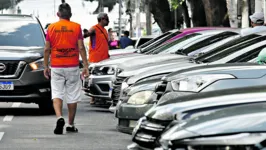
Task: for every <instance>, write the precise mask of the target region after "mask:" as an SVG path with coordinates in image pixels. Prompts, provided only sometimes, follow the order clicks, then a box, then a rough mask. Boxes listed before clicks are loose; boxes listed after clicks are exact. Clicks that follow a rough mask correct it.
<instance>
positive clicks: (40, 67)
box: [29, 58, 44, 71]
mask: <svg viewBox="0 0 266 150" xmlns="http://www.w3.org/2000/svg"><path fill="white" fill-rule="evenodd" d="M43 61H44V59H43V58H42V59H39V60H37V61H35V62H32V63H30V64H29V65H30V67H31V69H32V70H34V71H36V70H44V66H43Z"/></svg>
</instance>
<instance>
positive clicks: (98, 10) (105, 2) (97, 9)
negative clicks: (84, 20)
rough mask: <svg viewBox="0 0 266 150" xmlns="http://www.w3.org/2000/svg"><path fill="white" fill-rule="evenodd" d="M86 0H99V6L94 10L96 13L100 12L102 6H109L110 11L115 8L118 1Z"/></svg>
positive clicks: (91, 0)
mask: <svg viewBox="0 0 266 150" xmlns="http://www.w3.org/2000/svg"><path fill="white" fill-rule="evenodd" d="M84 1H90V2H93V1H98V7H97V8H96V10H95V11H94V12H93V13H94V14H97V13H99V12H100V11H101V10H100V8H101V7H108V10H109V12H110V11H112V10H113V8H114V6H115V4H116V3H117V0H84Z"/></svg>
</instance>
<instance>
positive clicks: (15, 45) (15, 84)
mask: <svg viewBox="0 0 266 150" xmlns="http://www.w3.org/2000/svg"><path fill="white" fill-rule="evenodd" d="M44 45H45V34H44V31H43V28H42V26H41V24H40V22H39V20H38V19H37V18H36V17H33V16H30V15H0V102H23V103H37V104H38V105H39V108H40V110H41V112H42V113H53V112H54V110H53V105H52V100H51V87H50V81H49V80H47V79H46V78H45V77H44V75H43V69H44V68H43V55H44V52H43V49H44Z"/></svg>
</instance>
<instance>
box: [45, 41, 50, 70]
mask: <svg viewBox="0 0 266 150" xmlns="http://www.w3.org/2000/svg"><path fill="white" fill-rule="evenodd" d="M50 54H51V44H50V42H49V41H46V42H45V47H44V64H43V65H44V68H49V66H48V64H49V62H48V60H49V57H50Z"/></svg>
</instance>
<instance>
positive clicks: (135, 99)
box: [127, 91, 153, 105]
mask: <svg viewBox="0 0 266 150" xmlns="http://www.w3.org/2000/svg"><path fill="white" fill-rule="evenodd" d="M152 93H153V91H142V92H138V93H135V94H133V95H132V96H131V97H130V98H129V100H128V102H127V103H128V104H136V105H141V104H145V103H147V102H148V101H149V98H150V97H151V95H152Z"/></svg>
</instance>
